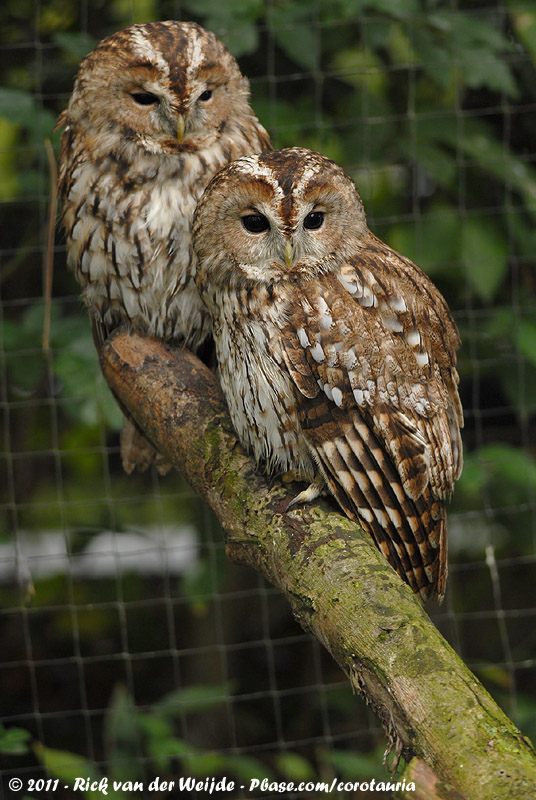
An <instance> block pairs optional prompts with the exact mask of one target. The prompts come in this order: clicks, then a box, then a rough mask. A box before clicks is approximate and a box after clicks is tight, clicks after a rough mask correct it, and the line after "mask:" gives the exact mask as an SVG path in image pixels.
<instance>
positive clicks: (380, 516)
mask: <svg viewBox="0 0 536 800" xmlns="http://www.w3.org/2000/svg"><path fill="white" fill-rule="evenodd" d="M374 515H375V517H376V519H377V520H378V522H379V523H380V525H381V526H382V528H387V527H388V526H389V518H388V516H387V514H386V513H385V511H382V509H381V508H375V509H374Z"/></svg>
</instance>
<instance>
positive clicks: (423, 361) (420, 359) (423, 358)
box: [415, 353, 430, 367]
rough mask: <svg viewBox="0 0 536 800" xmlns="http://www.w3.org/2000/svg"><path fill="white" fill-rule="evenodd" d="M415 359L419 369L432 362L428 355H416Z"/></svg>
mask: <svg viewBox="0 0 536 800" xmlns="http://www.w3.org/2000/svg"><path fill="white" fill-rule="evenodd" d="M415 358H416V359H417V364H418V365H419V367H425V366H426V365H427V364H428V362H429V361H430V359H429V357H428V353H415Z"/></svg>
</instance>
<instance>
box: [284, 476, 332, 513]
mask: <svg viewBox="0 0 536 800" xmlns="http://www.w3.org/2000/svg"><path fill="white" fill-rule="evenodd" d="M325 488H326V484H325V481H324V478H323V477H322V476H321V475H319V476H318V477H317V478H315V479H314V481H313V482H312V483H310V484H309V486H308V487H307V489H304V490H303V492H300V493H299V494H297V495H296V497H294V499H293V500H291V501H290V503H289V504H288V506H287V507H286V509H285V511H289V510H290V509H291V508H292V507H293V506H297V505H299V504H300V503H312V502H313V500H316V498H317V497H320V495H321V494H323V493H324V490H325Z"/></svg>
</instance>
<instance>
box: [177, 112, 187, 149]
mask: <svg viewBox="0 0 536 800" xmlns="http://www.w3.org/2000/svg"><path fill="white" fill-rule="evenodd" d="M185 127H186V122H185V121H184V117H183V116H182V114H178V115H177V141H178V143H179V144H180V143H181V142H182V140H183V139H184V129H185Z"/></svg>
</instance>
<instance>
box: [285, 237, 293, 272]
mask: <svg viewBox="0 0 536 800" xmlns="http://www.w3.org/2000/svg"><path fill="white" fill-rule="evenodd" d="M293 261H294V248H293V247H292V242H291V241H290V239H287V241H286V242H285V264H286V265H287V269H290V268H291V266H292V262H293Z"/></svg>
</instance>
